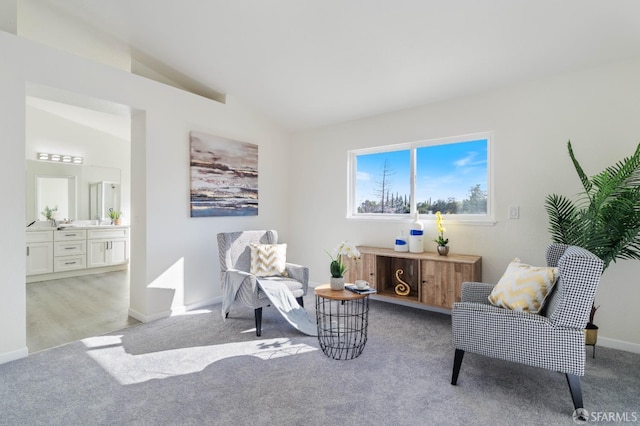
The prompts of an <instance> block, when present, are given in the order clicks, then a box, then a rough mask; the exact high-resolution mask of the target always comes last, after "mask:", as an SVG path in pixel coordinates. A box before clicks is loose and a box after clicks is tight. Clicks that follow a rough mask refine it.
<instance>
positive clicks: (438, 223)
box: [433, 211, 449, 246]
mask: <svg viewBox="0 0 640 426" xmlns="http://www.w3.org/2000/svg"><path fill="white" fill-rule="evenodd" d="M436 228H437V229H438V233H439V234H440V235H439V236H438V238H436V239H435V240H433V241H435V242H436V243H438V245H439V246H446V245H447V244H448V243H449V239H448V238H445V237H444V231H446V230H447V228H445V227H444V219H443V218H442V214H441V213H440V212H439V211H438V212H436Z"/></svg>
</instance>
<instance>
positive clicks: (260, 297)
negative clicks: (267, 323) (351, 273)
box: [217, 230, 309, 336]
mask: <svg viewBox="0 0 640 426" xmlns="http://www.w3.org/2000/svg"><path fill="white" fill-rule="evenodd" d="M217 237H218V251H219V255H220V284H221V286H222V297H223V304H222V306H223V315H224V316H225V318H226V317H228V315H229V308H230V307H231V305H232V304H233V303H234V302H239V303H242V304H244V305H247V306H249V307H251V308H253V309H254V316H255V323H256V335H257V336H260V335H261V334H262V308H263V307H265V306H269V304H270V301H269V298H268V297H267V295H266V294H265V293H264V292H263V291H262V289H261V288H260V286H259V285H258V282H257V278H256V276H255V275H252V274H251V248H250V243H257V244H278V232H277V231H273V230H271V231H239V232H224V233H220V234H218V235H217ZM286 275H287V276H286V277H285V276H282V277H270V278H269V279H271V280H278V281H280V282H283V283H285V284H286V285H287V287H288V288H289V290H291V292H292V293H293V296H294V297H295V298H296V300H297V301H298V303H299V304H300V306H303V299H302V298H303V296H304V295H306V294H307V289H308V287H309V268H307V267H306V266H301V265H295V264H292V263H286ZM231 283H240V284H239V287H238V288H237V289H231V288H230V287H232V285H231Z"/></svg>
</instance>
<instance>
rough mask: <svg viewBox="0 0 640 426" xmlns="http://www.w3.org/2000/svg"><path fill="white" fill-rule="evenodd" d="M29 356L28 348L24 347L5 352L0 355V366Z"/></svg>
mask: <svg viewBox="0 0 640 426" xmlns="http://www.w3.org/2000/svg"><path fill="white" fill-rule="evenodd" d="M28 355H29V348H27V347H26V346H25V347H24V348H22V349H18V350H15V351H11V352H5V353H3V354H0V364H4V363H7V362H11V361H15V360H17V359H20V358H26V357H27V356H28Z"/></svg>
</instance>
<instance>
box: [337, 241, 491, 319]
mask: <svg viewBox="0 0 640 426" xmlns="http://www.w3.org/2000/svg"><path fill="white" fill-rule="evenodd" d="M358 250H359V251H360V254H361V255H362V257H361V259H360V260H359V261H358V262H357V263H355V262H354V261H353V260H352V259H349V262H348V265H347V267H348V270H347V272H346V274H345V280H346V281H347V282H354V281H355V280H366V281H368V282H369V284H370V285H371V286H372V287H374V288H375V289H376V290H377V295H376V296H377V297H376V298H378V299H380V300H387V301H391V302H396V301H398V302H408V303H409V304H417V305H421V306H424V307H430V308H435V309H437V310H443V309H446V310H450V309H451V307H452V305H453V302H459V301H460V298H461V294H462V283H463V282H465V281H481V280H482V257H480V256H471V255H460V254H449V255H448V256H440V255H438V254H437V253H429V252H424V253H406V252H397V251H394V250H391V249H385V248H379V247H363V246H361V247H358Z"/></svg>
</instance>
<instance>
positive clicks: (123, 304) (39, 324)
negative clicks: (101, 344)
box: [27, 271, 139, 353]
mask: <svg viewBox="0 0 640 426" xmlns="http://www.w3.org/2000/svg"><path fill="white" fill-rule="evenodd" d="M128 309H129V271H116V272H106V273H103V274H94V275H85V276H82V277H73V278H65V279H58V280H51V281H42V282H35V283H28V284H27V347H28V348H29V353H34V352H38V351H41V350H43V349H48V348H52V347H55V346H59V345H63V344H65V343H70V342H74V341H76V340H80V339H84V338H86V337H92V336H98V335H101V334H104V333H108V332H111V331H115V330H119V329H121V328H124V327H127V326H129V325H132V324H137V323H138V322H139V321H137V320H135V319H134V318H131V317H129V315H128Z"/></svg>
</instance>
